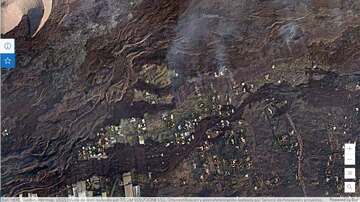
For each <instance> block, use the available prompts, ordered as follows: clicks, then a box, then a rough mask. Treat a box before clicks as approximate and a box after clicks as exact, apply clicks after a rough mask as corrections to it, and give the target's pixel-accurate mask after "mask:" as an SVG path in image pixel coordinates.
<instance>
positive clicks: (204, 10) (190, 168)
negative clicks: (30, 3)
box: [1, 0, 360, 196]
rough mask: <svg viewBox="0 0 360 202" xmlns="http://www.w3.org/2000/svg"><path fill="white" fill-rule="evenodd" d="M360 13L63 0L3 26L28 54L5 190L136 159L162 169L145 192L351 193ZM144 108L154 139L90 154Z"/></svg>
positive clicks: (245, 2) (12, 75)
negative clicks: (346, 150) (36, 16)
mask: <svg viewBox="0 0 360 202" xmlns="http://www.w3.org/2000/svg"><path fill="white" fill-rule="evenodd" d="M359 15H360V1H357V0H347V1H341V0H293V1H292V0H268V1H264V0H253V1H250V0H191V1H190V0H178V1H177V0H134V1H128V0H102V1H97V0H59V1H56V2H55V3H54V5H53V11H52V13H51V15H50V18H49V20H48V21H47V22H46V24H45V26H44V27H43V28H42V29H41V30H40V32H39V33H38V34H37V35H36V36H35V37H33V38H31V37H29V36H28V30H27V23H26V17H24V19H23V21H22V22H21V23H20V24H19V26H18V27H16V28H15V29H14V30H13V31H11V32H9V33H7V34H5V35H3V36H2V37H4V38H11V37H14V38H16V51H17V58H18V61H17V67H16V68H15V69H13V70H11V71H2V75H1V84H2V91H1V98H2V100H1V116H2V119H1V127H2V128H1V131H2V139H1V165H2V167H1V183H2V184H1V195H5V196H15V195H18V194H20V193H23V192H33V193H38V195H40V196H62V195H64V193H65V191H64V190H65V189H66V186H67V185H71V184H74V183H76V182H77V181H79V180H85V179H88V178H89V177H91V176H93V175H98V176H104V177H108V178H111V179H112V178H114V177H120V176H121V174H122V173H123V172H126V171H129V170H132V169H134V170H135V173H137V174H138V175H144V176H147V175H148V173H149V172H151V173H152V175H153V177H152V180H148V181H147V182H146V183H144V184H141V182H139V183H140V184H141V186H142V187H144V189H143V195H145V196H343V195H344V194H343V182H344V179H343V168H344V165H343V157H342V154H343V148H342V146H343V144H344V143H345V142H354V141H357V142H359V140H360V139H359V137H360V136H359V135H360V110H359V108H360V16H359ZM164 114H165V115H166V114H167V115H169V114H172V115H173V116H174V120H175V121H174V123H172V124H174V125H171V124H170V125H168V126H167V127H168V129H164V128H162V125H161V124H162V122H161V117H162V116H163V115H164ZM189 117H190V118H189ZM128 119H134V120H135V119H144V120H146V123H147V124H148V127H147V129H146V130H144V131H145V132H143V133H142V135H143V136H144V137H145V144H144V145H142V144H130V143H115V144H114V145H113V146H111V147H109V148H107V149H106V154H107V158H104V159H100V160H98V159H88V160H81V159H79V151H81V148H82V147H84V146H86V145H92V144H96V143H97V142H98V139H99V137H98V136H97V133H99V131H100V130H101V129H102V128H105V127H107V126H110V125H116V124H119V123H120V122H124V120H128ZM190 119H191V120H196V121H195V122H196V124H193V125H191V123H190V122H187V120H190ZM181 124H183V125H185V126H186V127H188V128H191V130H190V129H189V130H183V128H184V127H183V125H181ZM180 125H181V127H180ZM188 125H191V126H188ZM186 127H185V128H186ZM177 128H178V129H177ZM163 129H164V130H163ZM5 130H6V131H7V132H6V133H5V132H4V131H5ZM182 134H185V135H184V137H185V136H186V138H188V139H189V141H187V139H186V138H183V139H181V138H180V139H181V140H179V138H178V135H180V136H181V135H182ZM130 136H131V134H130ZM181 137H182V136H181ZM185 140H186V141H187V142H184V141H185ZM181 141H183V142H181ZM358 151H360V150H359V149H358ZM356 155H357V157H358V159H360V152H357V153H356ZM357 176H360V172H359V169H357ZM359 193H360V192H357V193H355V194H354V195H355V196H359Z"/></svg>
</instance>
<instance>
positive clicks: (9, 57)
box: [0, 53, 16, 69]
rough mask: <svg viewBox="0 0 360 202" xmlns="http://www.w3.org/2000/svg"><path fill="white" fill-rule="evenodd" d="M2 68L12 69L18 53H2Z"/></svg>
mask: <svg viewBox="0 0 360 202" xmlns="http://www.w3.org/2000/svg"><path fill="white" fill-rule="evenodd" d="M0 60H1V68H5V69H12V68H15V66H16V55H15V54H14V53H6V54H0Z"/></svg>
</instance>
